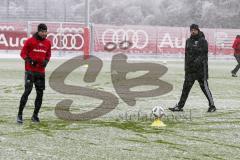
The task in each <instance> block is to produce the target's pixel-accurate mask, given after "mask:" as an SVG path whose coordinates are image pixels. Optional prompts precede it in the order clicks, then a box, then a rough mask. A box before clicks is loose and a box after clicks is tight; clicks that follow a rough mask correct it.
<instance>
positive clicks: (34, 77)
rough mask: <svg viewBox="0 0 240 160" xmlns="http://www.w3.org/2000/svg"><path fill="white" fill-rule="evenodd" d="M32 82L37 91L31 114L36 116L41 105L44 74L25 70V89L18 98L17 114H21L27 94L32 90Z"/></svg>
mask: <svg viewBox="0 0 240 160" xmlns="http://www.w3.org/2000/svg"><path fill="white" fill-rule="evenodd" d="M33 84H34V85H35V89H36V93H37V96H36V99H35V109H34V113H33V115H34V116H38V113H39V110H40V108H41V105H42V98H43V90H44V89H45V75H44V74H42V73H32V72H25V89H24V93H23V95H22V97H21V100H20V104H19V110H18V115H22V113H23V109H24V107H25V105H26V103H27V100H28V96H29V95H30V93H31V91H32V88H33Z"/></svg>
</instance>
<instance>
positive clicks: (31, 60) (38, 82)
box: [17, 24, 51, 123]
mask: <svg viewBox="0 0 240 160" xmlns="http://www.w3.org/2000/svg"><path fill="white" fill-rule="evenodd" d="M46 37H47V26H46V25H45V24H39V25H38V31H37V32H36V33H35V34H34V35H33V36H32V37H31V38H29V39H27V40H26V42H25V43H24V46H23V48H22V50H21V57H22V59H24V61H25V90H24V93H23V95H22V97H21V100H20V105H19V110H18V116H17V122H18V123H23V117H22V114H23V109H24V107H25V105H26V103H27V100H28V96H29V94H30V93H31V91H32V88H33V84H34V86H35V89H36V93H37V96H36V99H35V109H34V112H33V116H32V118H31V119H32V121H33V122H40V120H39V118H38V112H39V110H40V108H41V105H42V97H43V90H45V68H46V66H47V64H48V62H49V60H50V57H51V42H50V41H49V40H48V39H46Z"/></svg>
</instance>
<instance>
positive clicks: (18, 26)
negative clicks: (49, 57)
mask: <svg viewBox="0 0 240 160" xmlns="http://www.w3.org/2000/svg"><path fill="white" fill-rule="evenodd" d="M37 24H38V23H37V22H29V23H18V22H15V23H0V31H1V32H0V50H20V49H21V47H22V46H23V44H24V41H25V40H26V38H27V37H28V36H31V34H33V33H34V32H35V30H36V26H37ZM47 25H48V28H49V34H48V38H49V39H50V40H51V41H52V49H53V50H64V51H82V50H83V49H84V43H85V37H84V26H83V24H77V23H47ZM202 30H203V31H204V34H205V36H206V38H207V40H208V42H209V52H210V54H213V55H227V54H231V53H232V48H231V45H232V43H233V40H234V38H235V36H236V34H237V33H239V32H240V30H239V29H207V28H203V29H202ZM92 33H93V35H92V37H93V38H94V51H95V52H96V53H99V52H124V53H139V54H163V55H164V54H165V55H167V54H184V47H185V41H186V39H187V37H189V34H190V33H189V28H183V27H149V26H110V25H94V27H93V32H92Z"/></svg>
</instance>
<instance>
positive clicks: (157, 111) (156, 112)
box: [152, 106, 166, 118]
mask: <svg viewBox="0 0 240 160" xmlns="http://www.w3.org/2000/svg"><path fill="white" fill-rule="evenodd" d="M152 114H153V116H154V117H155V118H162V117H163V116H164V115H166V114H165V112H164V109H163V107H161V106H155V107H154V108H153V109H152Z"/></svg>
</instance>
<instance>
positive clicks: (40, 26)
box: [38, 23, 47, 32]
mask: <svg viewBox="0 0 240 160" xmlns="http://www.w3.org/2000/svg"><path fill="white" fill-rule="evenodd" d="M40 31H47V25H46V24H44V23H40V24H39V25H38V32H40Z"/></svg>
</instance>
